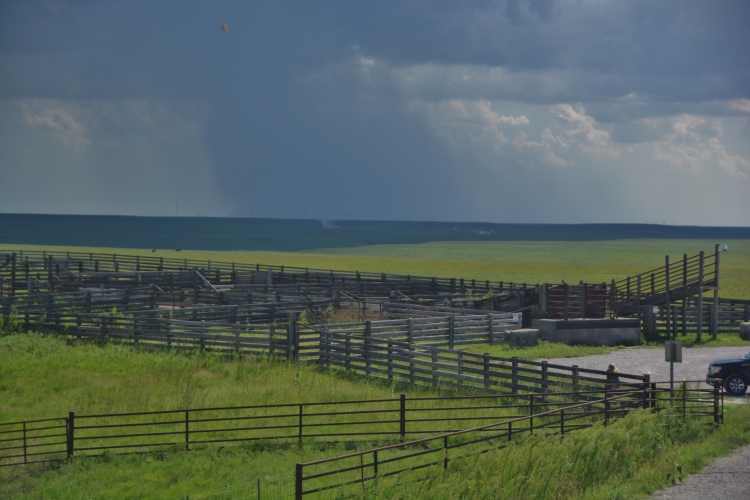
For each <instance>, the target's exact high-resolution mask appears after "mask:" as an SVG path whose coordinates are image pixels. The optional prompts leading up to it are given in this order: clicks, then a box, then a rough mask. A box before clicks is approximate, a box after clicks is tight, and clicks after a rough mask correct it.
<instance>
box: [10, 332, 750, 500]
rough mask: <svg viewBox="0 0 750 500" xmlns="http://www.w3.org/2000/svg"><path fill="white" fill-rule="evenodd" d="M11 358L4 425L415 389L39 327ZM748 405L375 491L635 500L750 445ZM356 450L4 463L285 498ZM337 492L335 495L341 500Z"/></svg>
mask: <svg viewBox="0 0 750 500" xmlns="http://www.w3.org/2000/svg"><path fill="white" fill-rule="evenodd" d="M0 360H2V363H0V367H1V368H0V391H1V392H2V393H3V398H2V403H0V420H2V421H9V420H18V419H26V418H32V417H37V418H38V417H45V416H47V417H49V416H62V415H64V414H65V413H66V412H67V411H68V410H74V411H76V412H77V413H78V414H81V413H94V412H124V411H145V410H158V409H176V408H185V407H199V406H220V405H240V404H272V403H280V402H289V401H297V402H299V401H321V400H345V399H362V398H393V397H395V396H396V394H397V392H400V391H401V390H402V388H400V387H394V386H388V385H384V384H378V383H372V382H364V381H362V379H360V378H348V377H346V376H342V375H340V374H338V375H337V374H334V373H330V372H324V371H319V370H317V369H315V367H312V366H304V365H301V366H297V365H291V364H288V363H285V362H272V361H269V360H267V359H264V358H263V357H260V358H256V357H244V358H242V359H238V358H227V357H224V356H219V355H212V354H206V353H200V352H193V353H187V354H176V353H170V352H166V351H156V352H154V351H143V350H141V351H139V350H138V349H134V348H130V347H123V346H118V345H111V344H110V345H106V346H104V347H99V346H94V345H77V346H71V345H66V344H65V343H64V342H63V341H62V340H60V339H59V338H53V337H44V336H41V335H36V334H30V335H9V336H5V337H0ZM409 392H410V393H411V394H412V395H417V394H429V393H431V392H432V391H430V390H422V391H420V390H415V391H409ZM748 410H750V407H748V406H746V405H743V406H742V407H740V408H728V409H727V425H725V426H723V427H722V428H721V429H720V430H719V431H718V432H716V433H713V434H706V433H705V430H701V428H699V427H695V426H688V427H685V428H684V429H683V430H680V431H679V432H678V431H674V432H672V433H671V434H670V433H667V434H660V432H661V431H660V429H661V428H662V427H661V425H660V424H659V423H658V421H656V420H653V417H646V416H640V417H637V418H636V419H635V420H634V421H633V423H630V424H626V423H622V424H617V425H616V426H612V427H610V428H609V429H608V430H606V431H605V430H603V429H594V430H591V431H581V433H580V434H576V433H574V434H571V435H569V436H567V437H566V438H565V440H563V441H559V440H558V439H557V438H551V439H549V440H534V441H532V442H529V443H522V444H519V445H518V446H514V447H511V448H509V449H507V450H502V451H498V452H497V453H494V454H489V455H483V456H482V458H479V459H477V460H478V461H479V462H478V465H479V466H475V465H477V464H474V459H469V460H468V461H466V462H464V463H463V464H461V463H456V466H457V468H453V467H452V468H451V471H450V472H449V473H448V474H445V475H441V476H439V477H438V478H436V479H432V480H430V481H431V482H429V483H427V484H429V485H431V486H430V487H427V486H420V483H415V484H412V485H409V486H404V483H403V481H404V480H405V479H408V478H409V477H410V476H404V479H403V480H398V481H396V482H395V483H392V484H391V483H383V484H381V485H380V489H379V490H377V491H370V492H369V493H368V495H367V496H369V497H371V498H388V497H394V498H448V497H456V498H458V497H461V496H463V497H465V498H469V497H475V498H479V497H484V498H492V496H491V495H492V494H493V493H494V492H498V495H499V497H503V498H504V497H506V496H509V497H518V498H521V497H526V498H528V497H532V498H533V497H549V496H553V497H554V496H555V495H558V496H566V497H567V496H585V495H589V494H593V496H594V497H611V496H608V495H609V493H610V492H612V491H620V490H622V491H623V492H624V493H623V495H624V496H628V497H630V496H632V495H633V494H635V493H644V492H647V491H651V490H653V489H654V488H656V487H659V486H663V485H665V484H666V474H667V473H668V472H670V471H672V470H673V469H672V468H670V465H669V464H670V459H668V458H667V457H668V456H672V457H674V456H677V457H679V458H678V459H677V460H678V463H680V464H682V465H683V473H688V472H692V471H694V470H698V469H699V468H700V465H701V464H703V463H705V461H706V460H707V458H708V457H712V456H718V455H721V454H725V453H726V452H728V451H729V450H730V449H731V448H732V447H736V446H738V445H740V444H743V443H747V442H750V424H748V422H750V412H749V411H748ZM618 429H619V430H618ZM634 430H637V432H635V431H634ZM644 443H645V444H644ZM653 443H656V445H657V446H656V447H653V446H652V445H653ZM368 444H371V443H364V446H365V447H367V446H368ZM347 448H350V447H347V446H345V445H341V444H329V445H325V446H322V445H316V444H313V443H305V444H303V445H302V446H297V445H296V444H291V445H288V446H279V447H275V446H269V445H268V444H263V445H236V446H235V445H228V446H226V447H220V446H207V447H199V448H198V449H196V450H193V451H191V452H184V451H176V450H165V451H162V452H156V453H151V454H146V455H128V456H118V455H115V454H107V455H105V456H103V457H100V458H83V459H77V460H74V461H73V462H72V463H69V464H62V465H59V466H46V467H45V466H29V467H17V468H11V469H7V468H6V469H0V496H2V497H8V498H15V497H18V498H81V497H93V498H115V497H117V498H140V497H149V498H182V497H184V496H187V495H190V497H191V498H238V497H239V498H242V495H248V496H249V495H254V494H255V491H256V488H257V483H256V481H257V479H258V478H260V479H261V487H262V489H263V491H264V492H266V494H268V495H269V497H271V498H272V496H271V495H272V494H274V493H282V492H285V493H286V492H291V491H292V490H291V488H292V484H293V476H292V473H293V464H294V463H295V462H297V461H309V460H315V459H318V458H322V457H325V456H334V455H336V454H341V453H343V452H345V451H346V450H347ZM604 458H606V460H604V461H603V459H604ZM550 472H554V477H556V478H558V479H557V480H556V481H555V482H554V483H553V484H549V483H546V484H545V483H543V481H541V480H532V479H531V478H538V477H549V475H550ZM502 478H505V479H502ZM520 478H525V480H523V481H521V479H520ZM412 479H413V477H412ZM545 488H546V489H545ZM549 488H553V489H549ZM576 488H578V489H576ZM608 488H615V489H608ZM368 491H369V490H368ZM209 492H211V493H212V495H210V496H209V495H208V493H209ZM335 494H336V492H331V497H334V496H335ZM224 495H226V496H224ZM618 495H619V493H618ZM250 498H252V496H251V497H250Z"/></svg>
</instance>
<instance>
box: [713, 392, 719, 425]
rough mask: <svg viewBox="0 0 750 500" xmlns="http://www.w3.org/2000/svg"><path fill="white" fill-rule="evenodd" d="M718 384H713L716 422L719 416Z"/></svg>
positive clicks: (716, 422)
mask: <svg viewBox="0 0 750 500" xmlns="http://www.w3.org/2000/svg"><path fill="white" fill-rule="evenodd" d="M719 396H720V395H719V386H718V385H715V386H714V423H715V424H718V423H720V418H719Z"/></svg>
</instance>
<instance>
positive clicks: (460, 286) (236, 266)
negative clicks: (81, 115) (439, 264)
mask: <svg viewBox="0 0 750 500" xmlns="http://www.w3.org/2000/svg"><path fill="white" fill-rule="evenodd" d="M58 268H59V271H60V273H62V274H65V273H66V272H67V273H70V274H71V275H75V274H76V273H87V272H96V273H100V272H115V273H119V272H121V271H122V272H141V271H172V272H181V271H186V270H192V269H196V270H198V271H199V272H200V273H201V275H202V276H204V277H205V278H206V279H207V280H208V281H210V283H211V284H212V285H214V286H216V285H221V284H227V283H232V284H255V283H260V284H262V283H265V284H268V285H272V284H274V283H286V284H289V283H331V284H336V283H339V284H351V283H357V284H359V283H363V282H370V283H376V282H381V283H393V284H394V285H398V284H400V285H399V286H403V287H404V289H405V290H407V291H409V292H410V293H413V294H417V293H435V294H437V293H457V294H458V293H460V294H465V293H466V292H467V291H469V290H473V291H475V292H478V291H482V293H485V292H487V291H489V290H495V291H504V290H516V289H520V288H527V285H526V284H517V283H513V282H503V281H499V282H492V281H489V280H476V279H472V280H469V279H464V278H438V277H427V276H411V275H402V274H392V273H379V272H363V271H344V270H338V271H336V270H330V269H314V268H303V267H293V266H273V265H266V264H241V263H234V262H217V261H213V262H212V261H210V260H192V259H170V258H163V257H150V256H131V255H118V254H102V253H83V252H50V251H46V250H43V251H21V250H19V251H15V252H7V253H6V254H5V255H4V256H0V276H3V277H4V278H5V279H6V280H8V282H9V283H10V292H11V293H15V292H16V291H19V290H25V289H26V287H27V281H28V278H29V277H33V276H35V275H36V274H40V275H45V276H47V275H48V273H49V272H54V273H57V271H58ZM535 286H536V285H529V286H528V287H529V288H534V287H535Z"/></svg>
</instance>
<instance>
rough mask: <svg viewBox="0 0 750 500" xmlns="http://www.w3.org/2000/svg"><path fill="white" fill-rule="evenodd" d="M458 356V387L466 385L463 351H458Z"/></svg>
mask: <svg viewBox="0 0 750 500" xmlns="http://www.w3.org/2000/svg"><path fill="white" fill-rule="evenodd" d="M456 354H457V355H458V359H457V362H456V363H457V368H456V372H457V373H458V385H464V379H463V374H464V352H463V351H457V352H456Z"/></svg>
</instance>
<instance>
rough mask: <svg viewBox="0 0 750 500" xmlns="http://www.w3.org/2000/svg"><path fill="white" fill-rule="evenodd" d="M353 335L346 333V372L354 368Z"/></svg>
mask: <svg viewBox="0 0 750 500" xmlns="http://www.w3.org/2000/svg"><path fill="white" fill-rule="evenodd" d="M350 337H351V334H350V333H349V332H346V340H345V345H344V349H345V351H346V361H345V363H344V365H345V367H346V371H349V370H350V369H351V367H352V344H351V338H350Z"/></svg>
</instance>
